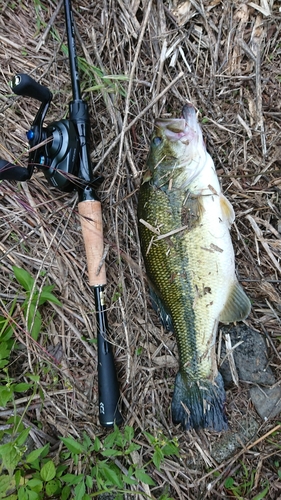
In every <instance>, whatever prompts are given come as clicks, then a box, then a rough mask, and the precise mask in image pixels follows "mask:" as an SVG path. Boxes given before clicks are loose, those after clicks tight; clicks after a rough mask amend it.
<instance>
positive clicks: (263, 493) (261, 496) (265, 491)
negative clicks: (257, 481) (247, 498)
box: [252, 484, 269, 500]
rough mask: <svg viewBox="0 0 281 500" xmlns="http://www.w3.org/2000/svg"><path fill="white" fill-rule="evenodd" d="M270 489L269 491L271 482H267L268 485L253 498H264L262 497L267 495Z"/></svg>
mask: <svg viewBox="0 0 281 500" xmlns="http://www.w3.org/2000/svg"><path fill="white" fill-rule="evenodd" d="M268 491H269V484H267V485H266V487H265V488H264V489H263V490H262V491H261V492H260V493H258V494H257V495H256V496H254V497H253V498H252V500H262V498H265V497H266V495H267V493H268Z"/></svg>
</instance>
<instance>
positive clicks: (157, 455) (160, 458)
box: [152, 448, 164, 469]
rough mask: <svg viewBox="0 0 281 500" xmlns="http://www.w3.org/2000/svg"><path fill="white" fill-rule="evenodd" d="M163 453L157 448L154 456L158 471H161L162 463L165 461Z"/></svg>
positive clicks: (153, 459)
mask: <svg viewBox="0 0 281 500" xmlns="http://www.w3.org/2000/svg"><path fill="white" fill-rule="evenodd" d="M163 458H164V456H163V453H162V450H160V449H159V448H156V450H155V452H154V453H153V456H152V461H153V463H154V465H155V467H156V468H157V469H160V465H161V462H162V461H163Z"/></svg>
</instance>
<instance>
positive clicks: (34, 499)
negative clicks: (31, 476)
mask: <svg viewBox="0 0 281 500" xmlns="http://www.w3.org/2000/svg"><path fill="white" fill-rule="evenodd" d="M27 494H28V497H27V498H28V500H39V499H40V498H42V497H41V495H40V496H39V495H38V493H37V492H36V491H33V490H28V492H27Z"/></svg>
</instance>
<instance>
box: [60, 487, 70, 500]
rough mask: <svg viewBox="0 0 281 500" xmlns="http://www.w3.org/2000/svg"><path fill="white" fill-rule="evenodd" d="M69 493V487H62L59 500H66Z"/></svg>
mask: <svg viewBox="0 0 281 500" xmlns="http://www.w3.org/2000/svg"><path fill="white" fill-rule="evenodd" d="M70 493H71V488H70V486H64V487H63V489H62V492H61V497H60V500H68V498H69V496H70Z"/></svg>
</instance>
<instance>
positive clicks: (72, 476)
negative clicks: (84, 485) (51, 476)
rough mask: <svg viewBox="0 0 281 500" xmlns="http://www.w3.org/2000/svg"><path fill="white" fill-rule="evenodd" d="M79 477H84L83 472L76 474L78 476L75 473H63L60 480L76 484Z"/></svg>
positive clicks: (78, 481) (79, 479)
mask: <svg viewBox="0 0 281 500" xmlns="http://www.w3.org/2000/svg"><path fill="white" fill-rule="evenodd" d="M81 479H84V475H83V474H78V476H76V474H65V475H64V476H61V480H62V481H64V482H65V483H69V484H78V483H80V481H81Z"/></svg>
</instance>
